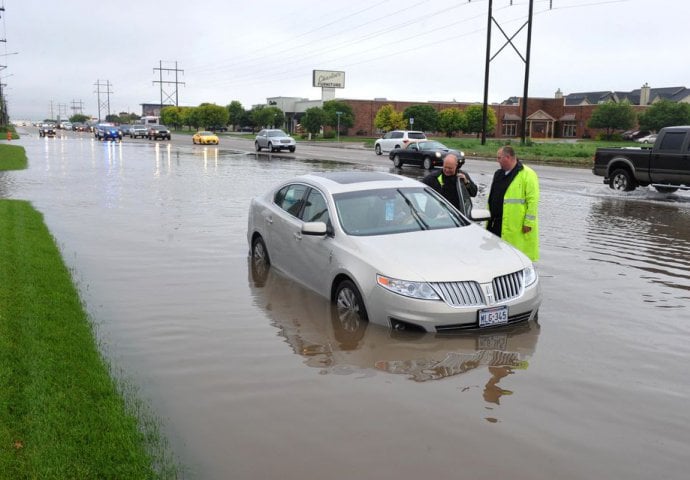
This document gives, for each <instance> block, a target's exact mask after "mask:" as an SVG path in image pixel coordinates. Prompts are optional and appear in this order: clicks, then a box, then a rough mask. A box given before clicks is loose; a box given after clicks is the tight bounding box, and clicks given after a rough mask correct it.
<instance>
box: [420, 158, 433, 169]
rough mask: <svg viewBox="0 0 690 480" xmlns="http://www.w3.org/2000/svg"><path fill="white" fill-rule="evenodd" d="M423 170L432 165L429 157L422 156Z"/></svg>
mask: <svg viewBox="0 0 690 480" xmlns="http://www.w3.org/2000/svg"><path fill="white" fill-rule="evenodd" d="M422 165H423V167H424V169H425V170H431V167H433V166H434V162H432V161H431V157H424V163H423V164H422Z"/></svg>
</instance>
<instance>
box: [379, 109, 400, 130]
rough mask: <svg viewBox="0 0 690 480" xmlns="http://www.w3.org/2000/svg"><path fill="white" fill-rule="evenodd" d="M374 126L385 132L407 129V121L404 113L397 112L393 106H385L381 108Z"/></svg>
mask: <svg viewBox="0 0 690 480" xmlns="http://www.w3.org/2000/svg"><path fill="white" fill-rule="evenodd" d="M374 126H375V127H376V128H378V129H380V130H383V131H384V132H389V131H391V130H397V129H400V128H405V119H403V115H402V112H396V111H395V109H394V108H393V105H390V104H388V105H384V106H383V107H381V108H379V111H378V112H376V117H374Z"/></svg>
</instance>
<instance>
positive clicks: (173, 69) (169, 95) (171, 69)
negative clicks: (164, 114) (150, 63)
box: [153, 60, 185, 109]
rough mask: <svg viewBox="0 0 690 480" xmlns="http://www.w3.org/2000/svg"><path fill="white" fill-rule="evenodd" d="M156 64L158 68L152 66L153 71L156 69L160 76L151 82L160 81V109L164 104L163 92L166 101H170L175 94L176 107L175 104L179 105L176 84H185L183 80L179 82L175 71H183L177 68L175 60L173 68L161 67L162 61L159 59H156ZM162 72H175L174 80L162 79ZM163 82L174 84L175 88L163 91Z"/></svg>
mask: <svg viewBox="0 0 690 480" xmlns="http://www.w3.org/2000/svg"><path fill="white" fill-rule="evenodd" d="M158 65H159V66H158V68H154V69H153V71H154V72H155V71H156V70H158V73H159V76H160V80H154V81H153V83H154V84H155V83H160V89H161V109H162V108H163V105H165V104H164V103H163V94H164V93H165V96H166V97H165V100H166V101H168V100H170V101H172V96H173V95H175V106H176V107H177V106H179V97H178V95H177V86H178V85H184V84H185V83H184V82H180V81H178V80H177V73H178V72H182V73H184V70H180V69H179V68H177V62H175V68H163V61H162V60H159V61H158ZM163 72H175V81H164V80H163ZM163 84H171V85H175V90H173V91H172V92H170V93H167V92H165V90H163Z"/></svg>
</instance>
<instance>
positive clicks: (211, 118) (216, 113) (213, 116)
mask: <svg viewBox="0 0 690 480" xmlns="http://www.w3.org/2000/svg"><path fill="white" fill-rule="evenodd" d="M197 114H198V115H199V125H198V126H200V127H202V128H210V127H214V126H216V125H218V126H223V127H224V126H225V125H227V123H228V109H227V108H225V107H221V106H220V105H215V104H213V103H202V104H201V105H199V106H198V107H197Z"/></svg>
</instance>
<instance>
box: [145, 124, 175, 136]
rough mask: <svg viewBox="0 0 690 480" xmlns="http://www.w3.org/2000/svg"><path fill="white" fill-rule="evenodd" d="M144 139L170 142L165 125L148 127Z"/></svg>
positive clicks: (168, 132) (168, 131)
mask: <svg viewBox="0 0 690 480" xmlns="http://www.w3.org/2000/svg"><path fill="white" fill-rule="evenodd" d="M146 137H147V138H148V139H149V140H158V139H161V140H170V139H171V138H172V136H171V135H170V130H169V129H168V127H166V126H165V125H149V131H148V134H147V135H146Z"/></svg>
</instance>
